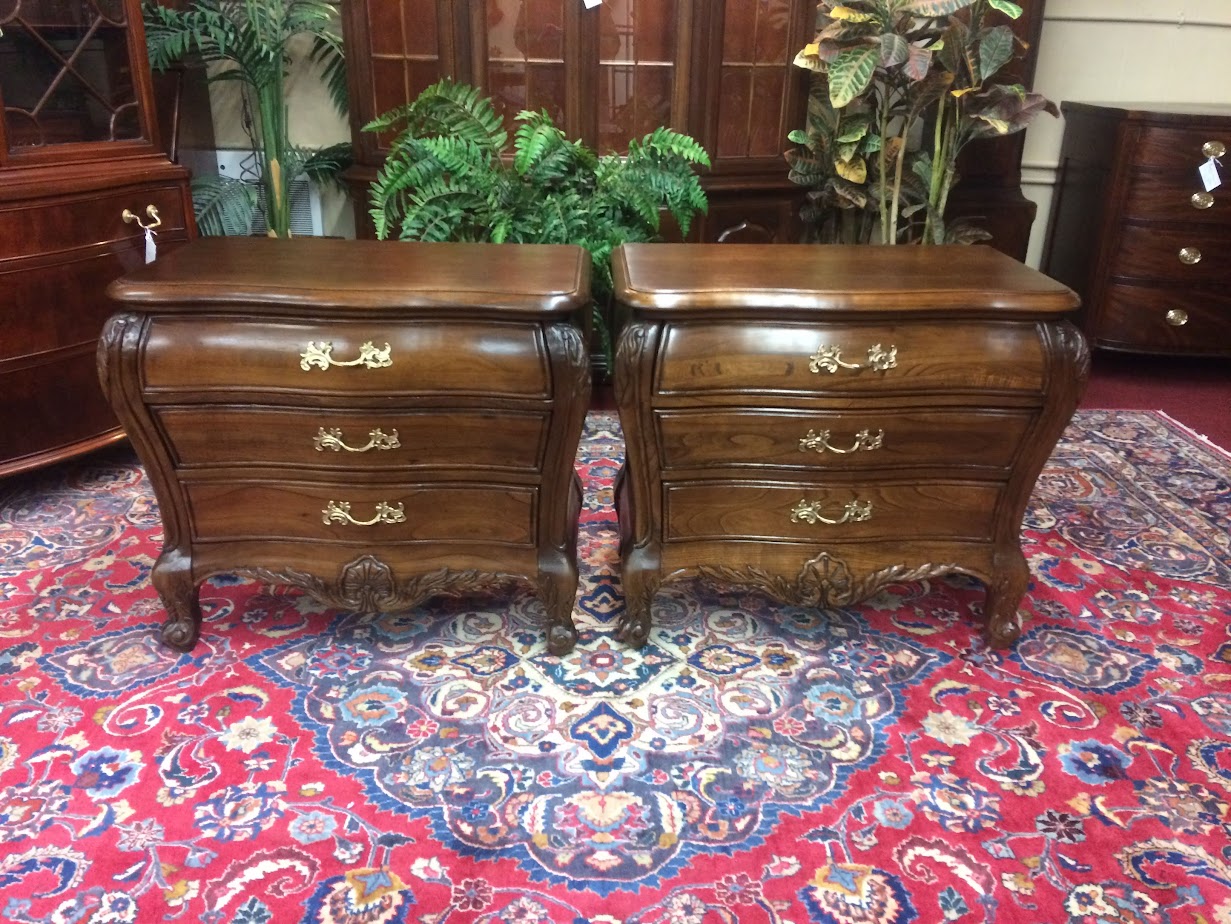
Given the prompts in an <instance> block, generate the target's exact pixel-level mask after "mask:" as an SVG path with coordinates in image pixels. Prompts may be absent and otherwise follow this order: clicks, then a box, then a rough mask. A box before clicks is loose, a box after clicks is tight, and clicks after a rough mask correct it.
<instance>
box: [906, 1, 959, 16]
mask: <svg viewBox="0 0 1231 924" xmlns="http://www.w3.org/2000/svg"><path fill="white" fill-rule="evenodd" d="M974 2H975V0H911V4H910V6H909V7H908V9H910V11H911V12H912V13H915V14H917V15H919V16H950V15H952V14H953V13H956V12H957V11H958V10H964V9H966V7H968V6H970V5H971V4H972V3H974Z"/></svg>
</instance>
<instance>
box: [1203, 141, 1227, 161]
mask: <svg viewBox="0 0 1231 924" xmlns="http://www.w3.org/2000/svg"><path fill="white" fill-rule="evenodd" d="M1201 153H1202V154H1204V155H1205V156H1206V157H1222V156H1223V155H1224V154H1226V153H1227V146H1226V145H1225V144H1223V143H1222V142H1221V141H1207V142H1206V143H1205V144H1203V145H1201Z"/></svg>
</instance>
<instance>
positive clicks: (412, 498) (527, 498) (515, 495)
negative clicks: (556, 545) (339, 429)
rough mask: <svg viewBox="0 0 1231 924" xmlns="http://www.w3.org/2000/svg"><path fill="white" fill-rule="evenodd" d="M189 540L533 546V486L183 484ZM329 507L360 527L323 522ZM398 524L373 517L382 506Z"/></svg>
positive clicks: (378, 544)
mask: <svg viewBox="0 0 1231 924" xmlns="http://www.w3.org/2000/svg"><path fill="white" fill-rule="evenodd" d="M185 491H186V494H187V498H188V504H189V509H190V510H191V516H192V522H193V530H194V534H193V535H194V539H196V540H197V541H200V542H209V541H212V540H251V539H305V540H320V541H332V542H354V543H361V544H373V545H375V546H377V547H379V546H384V545H400V544H404V543H412V542H446V543H466V542H475V543H484V544H493V543H495V544H501V545H533V544H534V539H535V522H534V510H535V489H533V488H520V487H499V488H497V487H486V486H485V487H469V486H466V485H457V484H448V485H405V484H400V485H385V486H382V485H356V484H337V485H327V484H325V485H322V484H305V483H292V482H287V481H280V482H278V483H276V484H268V483H259V482H227V483H207V482H196V483H189V484H187V485H185ZM331 502H334V503H349V504H350V515H351V517H352V518H353V519H354V520H357V521H360V523H352V522H349V521H336V520H334V521H331V522H328V523H326V522H325V512H326V510H327V509H328V508H329V505H330V504H331ZM382 503H383V504H387V505H389V506H390V507H392V508H393V509H395V510H400V519H399V517H398V516H393V517H387V518H386V519H399V521H398V522H376V523H374V524H371V525H362V523H363V521H369V520H372V519H373V518H374V517H376V516H377V514H378V512H379V506H378V505H380V504H382Z"/></svg>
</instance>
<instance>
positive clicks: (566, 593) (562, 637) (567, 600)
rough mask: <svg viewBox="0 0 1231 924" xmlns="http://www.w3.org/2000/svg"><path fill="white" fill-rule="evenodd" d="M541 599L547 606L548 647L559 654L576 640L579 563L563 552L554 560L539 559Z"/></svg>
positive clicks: (569, 647) (570, 646)
mask: <svg viewBox="0 0 1231 924" xmlns="http://www.w3.org/2000/svg"><path fill="white" fill-rule="evenodd" d="M538 592H539V599H540V600H542V601H543V606H544V607H545V608H546V609H547V650H548V651H550V652H551V653H552V654H554V655H556V656H557V657H560V656H563V655H566V654H568V653H569V652H570V651H572V650H573V647H574V646H575V645H576V644H577V626H576V625H575V624H574V622H573V606H574V604H575V602H576V599H577V566H576V564H575V563H573V562H570V561H569V560H568V558H567V557H566V556H564V555H561V556H560V557H559V559H558V560H557V561H556V562H555V563H554V566H553V565H551V564H545V563H544V562H542V561H540V562H539V578H538Z"/></svg>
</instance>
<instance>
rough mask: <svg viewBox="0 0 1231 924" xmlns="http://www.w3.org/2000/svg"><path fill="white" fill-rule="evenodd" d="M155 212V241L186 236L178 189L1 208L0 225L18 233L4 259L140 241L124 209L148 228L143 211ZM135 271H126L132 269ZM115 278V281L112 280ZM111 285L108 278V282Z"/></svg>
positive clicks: (83, 196) (122, 192)
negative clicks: (114, 242)
mask: <svg viewBox="0 0 1231 924" xmlns="http://www.w3.org/2000/svg"><path fill="white" fill-rule="evenodd" d="M150 205H152V206H154V207H155V208H156V209H157V210H158V217H159V219H160V221H161V224H160V225H159V226H158V229H157V232H158V235H159V236H164V235H165V236H179V237H183V236H184V235H185V234H186V233H187V221H186V219H185V215H184V204H183V198H182V196H181V193H180V186H178V185H176V184H169V185H166V186H152V187H134V188H131V189H124V190H119V191H108V192H106V193H102V194H100V193H98V192H91V193H85V194H77V195H68V196H61V197H57V198H55V199H51V198H46V199H39V200H38V201H37V202H36V203H33V204H28V205H23V204H18V205H15V206H0V224H4V225H6V226H9V227H13V228H21V233H20V234H14V235H11V236H9V237H7V238H6V239H5V249H4V255H5V258H6V259H16V258H20V257H29V256H36V255H37V256H45V255H46V254H49V253H56V252H59V251H66V250H72V249H75V248H80V247H90V246H96V245H98V244H102V243H105V242H107V241H122V240H132V241H136V242H138V243H140V244H141V246H142V248H143V250H144V240H143V234H142V231H141V228H140V227H139V226H138V225H137V223H136V222H125V221H124V219H123V214H124V210H125V209H128V210H129V211H131V212H132V213H133V214H134V215H137V216H138V217H139V218H140V219H141V221H143V222H146V223H149V221H150V217H149V216H148V215H147V214H146V211H145V210H146V207H147V206H150ZM135 268H136V267H135V266H134V267H128V269H135ZM112 278H114V277H112ZM106 281H107V282H111V279H108V280H106Z"/></svg>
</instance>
